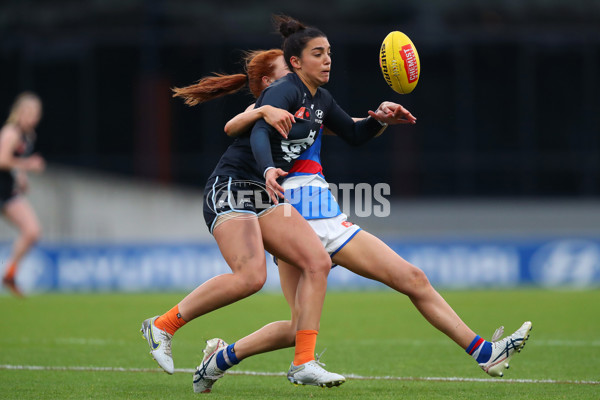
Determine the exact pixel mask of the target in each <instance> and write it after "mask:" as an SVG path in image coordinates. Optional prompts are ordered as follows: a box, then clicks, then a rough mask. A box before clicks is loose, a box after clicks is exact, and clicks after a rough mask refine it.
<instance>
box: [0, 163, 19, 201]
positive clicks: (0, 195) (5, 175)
mask: <svg viewBox="0 0 600 400" xmlns="http://www.w3.org/2000/svg"><path fill="white" fill-rule="evenodd" d="M17 194H18V193H17V190H16V188H15V179H14V178H13V176H12V174H11V173H10V172H4V171H0V210H1V209H3V208H4V206H5V205H6V203H8V202H9V200H11V199H13V198H14V197H16V196H17Z"/></svg>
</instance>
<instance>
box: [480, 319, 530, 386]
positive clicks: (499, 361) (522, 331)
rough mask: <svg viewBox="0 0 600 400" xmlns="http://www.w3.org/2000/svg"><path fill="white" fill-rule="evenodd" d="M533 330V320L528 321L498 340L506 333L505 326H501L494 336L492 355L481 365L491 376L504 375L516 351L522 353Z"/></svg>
mask: <svg viewBox="0 0 600 400" xmlns="http://www.w3.org/2000/svg"><path fill="white" fill-rule="evenodd" d="M530 331H531V322H530V321H527V322H525V323H524V324H523V325H521V327H520V328H519V329H517V331H516V332H515V333H513V334H512V335H510V336H507V337H505V338H504V339H502V340H499V341H496V340H498V339H499V338H500V336H502V334H503V333H504V327H503V326H501V327H500V328H498V329H497V330H496V332H495V333H494V336H492V356H491V357H490V359H489V361H488V362H485V363H481V364H479V366H480V367H481V369H483V370H484V371H485V372H486V373H487V374H488V375H490V376H503V375H504V373H503V372H502V371H503V370H504V369H508V368H509V365H508V363H509V361H510V359H511V358H512V356H514V355H515V353H520V352H521V349H522V348H523V346H525V341H526V340H527V339H529V332H530Z"/></svg>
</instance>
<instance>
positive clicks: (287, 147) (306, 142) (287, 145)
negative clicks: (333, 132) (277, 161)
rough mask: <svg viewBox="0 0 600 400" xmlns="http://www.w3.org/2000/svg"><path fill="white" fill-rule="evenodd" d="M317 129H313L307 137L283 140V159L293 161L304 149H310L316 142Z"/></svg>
mask: <svg viewBox="0 0 600 400" xmlns="http://www.w3.org/2000/svg"><path fill="white" fill-rule="evenodd" d="M316 135H317V131H314V130H311V131H310V133H309V134H308V136H307V137H305V138H302V139H295V140H282V141H281V151H283V152H284V153H285V155H284V156H283V159H284V160H285V161H287V162H292V160H295V159H296V158H298V157H300V154H302V153H303V152H304V150H306V149H308V148H309V147H310V146H312V145H313V143H314V142H315V136H316Z"/></svg>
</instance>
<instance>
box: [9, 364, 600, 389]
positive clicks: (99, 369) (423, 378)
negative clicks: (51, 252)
mask: <svg viewBox="0 0 600 400" xmlns="http://www.w3.org/2000/svg"><path fill="white" fill-rule="evenodd" d="M0 370H26V371H90V372H162V370H161V369H159V368H120V367H91V366H89V367H84V366H70V367H60V366H42V365H10V364H4V365H0ZM175 372H176V373H187V374H191V373H194V372H195V369H189V368H176V369H175ZM227 374H228V375H248V376H285V375H286V373H285V372H259V371H228V372H227ZM345 376H346V378H348V379H358V380H383V381H428V382H485V383H533V384H568V385H600V381H579V380H556V379H504V378H499V379H490V378H487V379H486V378H461V377H458V376H449V377H435V376H362V375H354V374H346V375H345Z"/></svg>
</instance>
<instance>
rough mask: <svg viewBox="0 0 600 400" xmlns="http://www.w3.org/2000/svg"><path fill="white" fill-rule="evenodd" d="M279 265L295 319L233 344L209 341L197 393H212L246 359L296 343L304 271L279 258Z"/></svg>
mask: <svg viewBox="0 0 600 400" xmlns="http://www.w3.org/2000/svg"><path fill="white" fill-rule="evenodd" d="M278 266H279V268H278V269H279V280H280V282H281V288H282V290H283V295H284V296H285V299H286V301H287V302H288V305H289V306H290V311H291V315H292V319H291V320H289V321H275V322H271V323H270V324H267V325H265V326H263V327H262V328H260V329H259V330H257V331H255V332H253V333H251V334H250V335H248V336H246V337H244V338H242V339H240V340H238V341H236V342H235V343H232V344H229V345H228V344H227V343H226V342H225V341H223V340H222V339H219V338H214V339H211V340H208V341H207V345H206V348H205V349H204V358H203V360H202V363H201V364H200V365H199V366H198V368H196V372H195V373H194V377H193V386H194V392H196V393H210V391H211V390H212V387H213V385H214V383H215V382H216V381H217V380H218V379H219V378H221V377H223V375H224V373H225V371H227V370H228V369H229V368H231V367H233V366H234V365H236V364H238V363H239V362H241V361H242V360H243V359H245V358H248V357H250V356H253V355H256V354H260V353H266V352H269V351H273V350H278V349H282V348H286V347H292V346H294V342H295V340H296V320H297V312H296V310H295V302H296V288H297V286H298V281H299V279H300V270H298V269H297V268H295V267H293V266H291V265H289V264H287V263H286V262H285V261H279V263H278Z"/></svg>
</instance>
